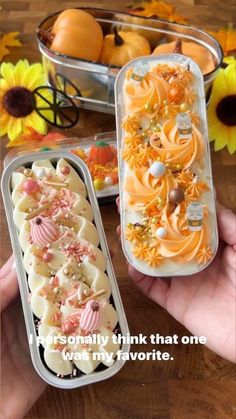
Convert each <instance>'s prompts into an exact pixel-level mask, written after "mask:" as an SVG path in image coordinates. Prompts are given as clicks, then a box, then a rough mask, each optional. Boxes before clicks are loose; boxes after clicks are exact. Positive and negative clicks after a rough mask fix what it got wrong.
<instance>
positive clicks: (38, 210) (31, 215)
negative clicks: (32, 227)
mask: <svg viewBox="0 0 236 419" xmlns="http://www.w3.org/2000/svg"><path fill="white" fill-rule="evenodd" d="M49 207H50V203H49V202H48V203H47V204H45V205H42V206H41V207H39V208H33V209H32V211H31V212H30V213H29V214H27V215H26V216H25V220H27V221H29V220H32V219H33V218H35V217H37V215H39V214H41V213H42V212H44V211H46V210H47V209H48V208H49Z"/></svg>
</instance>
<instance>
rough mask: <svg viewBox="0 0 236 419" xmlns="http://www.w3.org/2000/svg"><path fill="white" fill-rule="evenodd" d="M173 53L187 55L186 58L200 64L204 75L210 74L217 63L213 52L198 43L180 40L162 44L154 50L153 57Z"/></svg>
mask: <svg viewBox="0 0 236 419" xmlns="http://www.w3.org/2000/svg"><path fill="white" fill-rule="evenodd" d="M171 52H176V53H179V54H183V55H186V57H189V58H191V59H192V60H193V61H195V63H197V64H198V66H199V67H200V69H201V71H202V73H203V74H207V73H210V72H211V71H213V70H214V69H215V63H214V59H213V56H212V54H211V52H210V51H208V49H207V48H205V47H203V46H202V45H199V44H197V43H196V42H185V41H181V40H180V39H178V40H177V41H174V42H169V43H167V44H161V45H158V46H157V47H156V48H155V49H154V51H153V55H159V54H169V53H171Z"/></svg>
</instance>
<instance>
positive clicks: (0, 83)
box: [0, 79, 9, 95]
mask: <svg viewBox="0 0 236 419" xmlns="http://www.w3.org/2000/svg"><path fill="white" fill-rule="evenodd" d="M8 89H9V87H8V84H7V82H6V80H4V79H1V80H0V95H3V93H5V91H6V90H8Z"/></svg>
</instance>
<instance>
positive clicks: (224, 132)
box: [214, 124, 228, 151]
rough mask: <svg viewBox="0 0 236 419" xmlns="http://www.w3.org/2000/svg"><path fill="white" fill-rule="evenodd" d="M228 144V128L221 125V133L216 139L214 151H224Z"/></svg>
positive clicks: (219, 132)
mask: <svg viewBox="0 0 236 419" xmlns="http://www.w3.org/2000/svg"><path fill="white" fill-rule="evenodd" d="M227 142H228V128H227V127H226V125H223V124H220V126H219V131H218V133H217V136H216V137H215V144H214V149H215V151H219V150H222V148H224V147H225V146H226V145H227Z"/></svg>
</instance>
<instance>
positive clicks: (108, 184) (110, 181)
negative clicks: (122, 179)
mask: <svg viewBox="0 0 236 419" xmlns="http://www.w3.org/2000/svg"><path fill="white" fill-rule="evenodd" d="M104 183H105V185H107V186H110V185H112V179H111V177H110V176H106V177H105V179H104Z"/></svg>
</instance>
